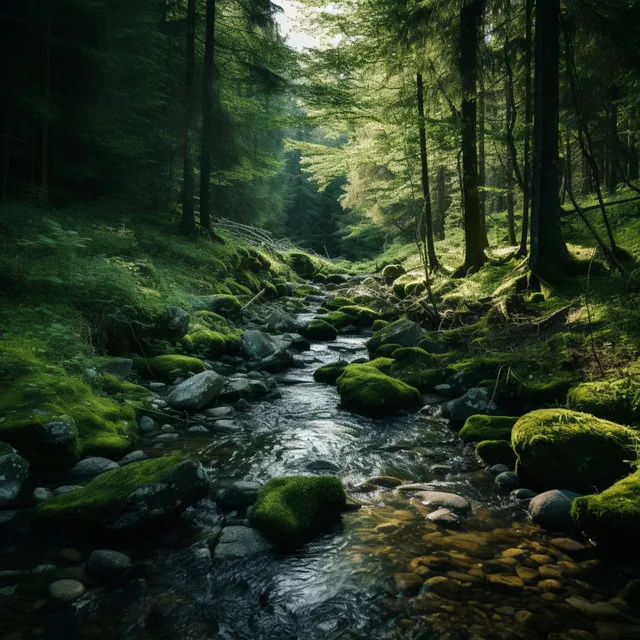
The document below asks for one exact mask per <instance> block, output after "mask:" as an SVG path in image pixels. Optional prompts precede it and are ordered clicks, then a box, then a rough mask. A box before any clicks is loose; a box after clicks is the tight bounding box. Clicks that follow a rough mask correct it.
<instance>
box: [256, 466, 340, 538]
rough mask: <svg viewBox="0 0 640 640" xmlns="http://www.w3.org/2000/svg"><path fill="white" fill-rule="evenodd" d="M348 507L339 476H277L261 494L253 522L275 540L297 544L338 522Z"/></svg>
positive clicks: (259, 494)
mask: <svg viewBox="0 0 640 640" xmlns="http://www.w3.org/2000/svg"><path fill="white" fill-rule="evenodd" d="M345 506H346V495H345V492H344V488H343V486H342V483H341V482H340V480H338V479H337V478H332V477H327V476H321V477H296V476H294V477H291V478H275V479H273V480H270V481H269V482H267V484H266V485H265V486H264V487H263V488H262V489H261V490H260V492H259V493H258V499H257V501H256V504H255V507H254V509H253V513H252V516H251V522H252V524H253V526H255V527H256V528H257V529H259V530H260V531H261V532H262V533H263V534H264V535H265V536H266V537H267V538H269V539H270V540H272V541H273V542H275V543H277V544H279V545H281V546H283V547H294V546H295V545H297V544H300V543H302V542H306V541H307V540H310V539H312V538H313V537H315V536H316V535H318V534H319V533H322V532H324V531H325V530H326V529H327V527H329V526H331V525H332V524H335V523H336V522H337V521H338V520H339V519H340V514H341V513H342V512H343V511H344V509H345Z"/></svg>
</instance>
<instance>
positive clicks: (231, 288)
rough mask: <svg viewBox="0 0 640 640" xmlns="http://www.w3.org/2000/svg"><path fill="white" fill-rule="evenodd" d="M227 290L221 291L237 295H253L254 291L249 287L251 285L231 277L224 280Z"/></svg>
mask: <svg viewBox="0 0 640 640" xmlns="http://www.w3.org/2000/svg"><path fill="white" fill-rule="evenodd" d="M223 287H224V289H226V291H221V293H228V294H233V295H236V296H251V295H253V291H251V289H249V287H247V286H245V285H243V284H240V283H239V282H236V281H235V280H231V279H230V278H229V279H227V280H225V281H224V285H223Z"/></svg>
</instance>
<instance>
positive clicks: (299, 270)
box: [287, 251, 317, 280]
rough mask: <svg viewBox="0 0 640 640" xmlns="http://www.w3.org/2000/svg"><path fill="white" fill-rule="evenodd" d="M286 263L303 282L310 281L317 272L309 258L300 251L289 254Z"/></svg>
mask: <svg viewBox="0 0 640 640" xmlns="http://www.w3.org/2000/svg"><path fill="white" fill-rule="evenodd" d="M287 262H288V263H289V265H290V266H291V268H292V269H293V270H294V271H295V272H296V274H297V275H298V276H300V277H301V278H304V279H305V280H311V278H313V276H314V275H315V273H316V271H317V267H316V265H315V263H314V261H313V260H312V259H311V257H310V256H308V255H307V254H306V253H302V252H300V251H292V252H291V253H289V255H288V256H287Z"/></svg>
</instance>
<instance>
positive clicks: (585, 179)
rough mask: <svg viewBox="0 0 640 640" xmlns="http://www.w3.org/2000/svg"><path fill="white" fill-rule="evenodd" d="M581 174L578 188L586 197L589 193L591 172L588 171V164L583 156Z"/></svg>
mask: <svg viewBox="0 0 640 640" xmlns="http://www.w3.org/2000/svg"><path fill="white" fill-rule="evenodd" d="M581 173H582V185H581V186H580V193H581V194H582V195H583V196H586V195H589V194H590V193H591V171H590V170H589V163H588V162H587V159H586V158H585V157H584V156H582V163H581Z"/></svg>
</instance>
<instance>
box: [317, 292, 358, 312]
mask: <svg viewBox="0 0 640 640" xmlns="http://www.w3.org/2000/svg"><path fill="white" fill-rule="evenodd" d="M355 304H356V303H355V302H354V301H353V300H351V298H343V297H341V296H336V297H335V298H331V300H327V301H326V302H325V303H324V306H325V307H326V308H327V309H329V311H339V310H340V309H341V308H342V307H353V306H354V305H355Z"/></svg>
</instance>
